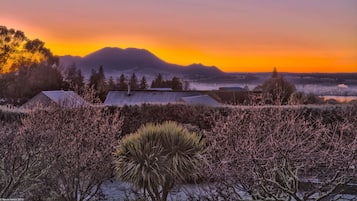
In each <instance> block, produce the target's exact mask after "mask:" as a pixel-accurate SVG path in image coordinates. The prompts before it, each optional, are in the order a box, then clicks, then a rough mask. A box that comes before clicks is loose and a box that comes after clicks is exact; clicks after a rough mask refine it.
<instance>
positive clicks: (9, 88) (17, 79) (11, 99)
mask: <svg viewBox="0 0 357 201" xmlns="http://www.w3.org/2000/svg"><path fill="white" fill-rule="evenodd" d="M0 85H1V88H0V97H4V98H5V99H6V102H7V103H10V104H15V105H20V104H23V103H24V102H25V101H27V100H28V99H30V98H32V97H33V96H35V95H36V94H38V93H39V92H41V91H45V90H59V89H61V88H62V86H63V77H62V75H61V73H60V71H59V70H58V69H57V68H53V67H50V66H48V65H45V64H38V65H37V64H36V65H32V66H29V67H25V66H24V67H20V68H19V69H18V71H17V72H11V73H6V74H4V75H2V76H1V77H0Z"/></svg>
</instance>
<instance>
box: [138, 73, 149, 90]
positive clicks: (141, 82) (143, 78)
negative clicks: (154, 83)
mask: <svg viewBox="0 0 357 201" xmlns="http://www.w3.org/2000/svg"><path fill="white" fill-rule="evenodd" d="M147 88H148V83H147V82H146V78H145V76H143V77H142V78H141V81H140V85H139V89H141V90H144V89H147Z"/></svg>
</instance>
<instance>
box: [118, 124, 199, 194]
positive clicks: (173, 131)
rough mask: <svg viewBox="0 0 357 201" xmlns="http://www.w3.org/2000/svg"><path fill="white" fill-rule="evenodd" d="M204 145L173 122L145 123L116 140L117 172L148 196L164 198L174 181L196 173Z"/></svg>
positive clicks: (183, 180)
mask: <svg viewBox="0 0 357 201" xmlns="http://www.w3.org/2000/svg"><path fill="white" fill-rule="evenodd" d="M204 149H205V143H204V141H203V140H202V138H201V137H199V136H197V135H196V134H195V133H190V132H189V131H188V130H186V129H185V128H183V127H182V126H180V125H178V124H177V123H174V122H165V123H163V124H161V125H155V124H147V125H146V126H143V127H141V128H140V129H139V130H138V131H137V132H136V133H134V134H131V135H128V136H126V137H124V138H123V139H122V141H121V142H120V145H119V147H118V150H117V152H116V170H117V174H118V176H119V177H120V178H121V179H122V180H124V181H128V182H131V183H133V184H134V186H136V187H138V188H142V189H143V190H144V193H146V192H147V193H148V195H149V197H150V198H151V199H152V200H154V201H161V200H166V199H167V196H168V193H169V191H170V190H171V189H172V188H173V187H174V185H175V184H179V183H183V182H186V181H188V180H194V179H197V178H198V177H199V175H200V172H201V167H202V164H203V163H204V158H203V155H202V154H203V152H204Z"/></svg>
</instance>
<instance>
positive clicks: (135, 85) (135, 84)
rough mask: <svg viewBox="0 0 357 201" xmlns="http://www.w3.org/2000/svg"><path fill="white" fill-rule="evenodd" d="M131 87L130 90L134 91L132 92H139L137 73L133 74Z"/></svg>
mask: <svg viewBox="0 0 357 201" xmlns="http://www.w3.org/2000/svg"><path fill="white" fill-rule="evenodd" d="M129 85H130V89H132V90H137V89H139V86H138V78H137V77H136V75H135V73H133V74H132V75H131V78H130V82H129Z"/></svg>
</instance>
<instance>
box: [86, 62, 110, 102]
mask: <svg viewBox="0 0 357 201" xmlns="http://www.w3.org/2000/svg"><path fill="white" fill-rule="evenodd" d="M89 87H91V88H93V89H94V90H95V91H96V93H97V96H98V97H99V98H100V99H101V100H102V101H103V100H104V99H105V98H106V95H107V92H108V85H107V83H106V81H105V75H104V69H103V66H100V67H99V70H98V72H97V71H95V70H92V74H91V76H90V78H89Z"/></svg>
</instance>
